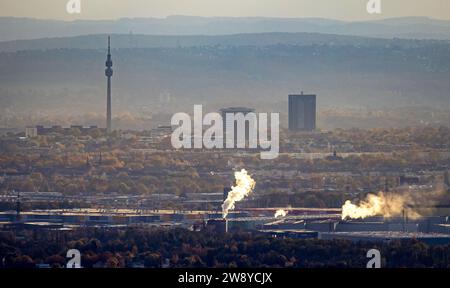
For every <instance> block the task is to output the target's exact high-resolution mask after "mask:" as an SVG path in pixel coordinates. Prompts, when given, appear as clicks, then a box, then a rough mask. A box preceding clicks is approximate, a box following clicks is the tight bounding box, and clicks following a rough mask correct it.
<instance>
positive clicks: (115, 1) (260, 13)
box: [0, 0, 450, 21]
mask: <svg viewBox="0 0 450 288" xmlns="http://www.w3.org/2000/svg"><path fill="white" fill-rule="evenodd" d="M367 1H368V0H345V1H339V2H337V1H332V2H330V1H327V0H316V1H314V0H259V1H256V0H245V1H244V2H243V1H238V0H229V1H223V0H212V1H211V0H190V1H185V2H183V3H180V1H179V0H150V1H144V0H131V1H126V2H123V1H119V0H110V1H107V0H96V1H83V0H81V13H80V14H69V13H67V11H66V4H67V2H68V0H42V1H40V2H39V3H40V5H41V7H40V9H36V6H35V5H24V4H23V3H22V2H21V1H13V0H2V1H1V3H0V17H19V18H22V17H24V18H36V19H54V20H113V19H120V18H165V17H168V16H172V15H186V16H201V17H268V18H327V19H336V20H343V21H368V20H379V19H386V18H399V17H429V18H433V19H442V20H450V15H449V14H448V13H447V12H446V11H449V10H450V1H446V0H430V1H413V2H414V5H411V2H412V1H408V0H390V1H383V0H381V1H382V13H381V14H372V15H371V14H369V13H367V11H366V4H367ZM342 2H345V3H342Z"/></svg>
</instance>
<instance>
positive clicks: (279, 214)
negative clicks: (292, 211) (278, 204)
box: [274, 209, 289, 218]
mask: <svg viewBox="0 0 450 288" xmlns="http://www.w3.org/2000/svg"><path fill="white" fill-rule="evenodd" d="M288 213H289V211H286V210H283V209H278V210H277V211H276V212H275V215H274V217H275V218H278V217H286V215H287V214H288Z"/></svg>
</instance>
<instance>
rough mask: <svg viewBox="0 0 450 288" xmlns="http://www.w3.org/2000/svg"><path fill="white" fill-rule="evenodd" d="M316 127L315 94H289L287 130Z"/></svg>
mask: <svg viewBox="0 0 450 288" xmlns="http://www.w3.org/2000/svg"><path fill="white" fill-rule="evenodd" d="M315 129H316V95H306V94H303V92H302V93H301V94H300V95H289V130H291V131H314V130H315Z"/></svg>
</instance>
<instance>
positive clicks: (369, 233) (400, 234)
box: [322, 231, 450, 239]
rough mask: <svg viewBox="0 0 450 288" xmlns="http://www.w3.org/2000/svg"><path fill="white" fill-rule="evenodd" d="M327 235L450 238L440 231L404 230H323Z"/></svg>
mask: <svg viewBox="0 0 450 288" xmlns="http://www.w3.org/2000/svg"><path fill="white" fill-rule="evenodd" d="M322 235H327V236H337V237H339V236H345V237H356V238H360V237H363V238H383V239H414V238H449V239H450V235H446V234H440V233H422V232H402V231H352V232H323V233H322Z"/></svg>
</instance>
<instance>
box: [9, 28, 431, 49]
mask: <svg viewBox="0 0 450 288" xmlns="http://www.w3.org/2000/svg"><path fill="white" fill-rule="evenodd" d="M106 39H107V35H106V34H101V35H85V36H75V37H57V38H43V39H32V40H15V41H5V42H0V52H15V51H21V50H48V49H105V48H106ZM436 41H437V40H436ZM411 42H412V41H411V40H397V41H396V43H403V44H407V43H411ZM389 43H392V40H390V39H379V38H368V37H359V36H345V35H343V36H341V35H331V34H318V33H257V34H234V35H129V34H112V44H113V48H114V49H123V48H181V47H203V46H211V47H212V46H224V47H228V46H234V47H239V46H271V45H296V46H309V45H331V46H346V45H347V46H367V47H376V46H385V45H388V44H389Z"/></svg>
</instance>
